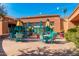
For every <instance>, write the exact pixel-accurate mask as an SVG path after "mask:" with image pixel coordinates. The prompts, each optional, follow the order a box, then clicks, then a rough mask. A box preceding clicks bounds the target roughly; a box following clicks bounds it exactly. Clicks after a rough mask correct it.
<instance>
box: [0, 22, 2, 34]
mask: <svg viewBox="0 0 79 59" xmlns="http://www.w3.org/2000/svg"><path fill="white" fill-rule="evenodd" d="M0 35H2V21H0Z"/></svg>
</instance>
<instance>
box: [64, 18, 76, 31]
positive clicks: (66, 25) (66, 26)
mask: <svg viewBox="0 0 79 59" xmlns="http://www.w3.org/2000/svg"><path fill="white" fill-rule="evenodd" d="M73 27H75V24H74V23H73V22H71V21H70V20H69V19H65V21H64V31H65V32H67V30H68V29H70V28H73Z"/></svg>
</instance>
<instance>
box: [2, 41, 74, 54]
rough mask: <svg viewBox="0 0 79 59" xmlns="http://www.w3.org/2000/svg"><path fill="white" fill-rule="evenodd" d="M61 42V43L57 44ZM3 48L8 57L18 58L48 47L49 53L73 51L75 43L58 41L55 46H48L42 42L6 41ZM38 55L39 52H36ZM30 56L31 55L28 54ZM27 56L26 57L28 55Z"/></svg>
mask: <svg viewBox="0 0 79 59" xmlns="http://www.w3.org/2000/svg"><path fill="white" fill-rule="evenodd" d="M57 41H59V43H58V42H57ZM2 47H3V49H4V52H5V53H6V55H8V56H17V55H22V54H25V53H27V52H28V51H35V50H37V49H38V48H43V47H46V49H45V50H47V51H49V50H51V51H56V50H57V51H60V50H69V49H70V50H73V49H74V48H76V47H75V45H74V43H72V42H66V41H65V39H57V40H56V41H55V42H54V43H53V44H46V43H44V42H41V41H35V42H32V41H29V42H16V41H14V40H13V41H12V40H8V39H5V40H3V42H2ZM34 53H36V54H37V52H34ZM27 54H28V55H30V53H27ZM27 54H26V55H27Z"/></svg>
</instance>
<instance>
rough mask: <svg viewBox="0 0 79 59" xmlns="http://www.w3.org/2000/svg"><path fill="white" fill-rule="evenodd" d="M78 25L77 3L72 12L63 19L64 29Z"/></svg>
mask: <svg viewBox="0 0 79 59" xmlns="http://www.w3.org/2000/svg"><path fill="white" fill-rule="evenodd" d="M77 25H79V5H78V6H77V7H76V8H75V9H74V11H73V12H72V14H71V15H70V16H69V17H68V18H66V19H65V21H64V31H65V32H67V30H68V29H70V28H73V27H75V26H77Z"/></svg>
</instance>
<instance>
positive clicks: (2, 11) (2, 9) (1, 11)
mask: <svg viewBox="0 0 79 59" xmlns="http://www.w3.org/2000/svg"><path fill="white" fill-rule="evenodd" d="M6 14H7V12H6V7H5V5H4V4H1V3H0V16H2V17H3V16H5V15H6Z"/></svg>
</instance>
